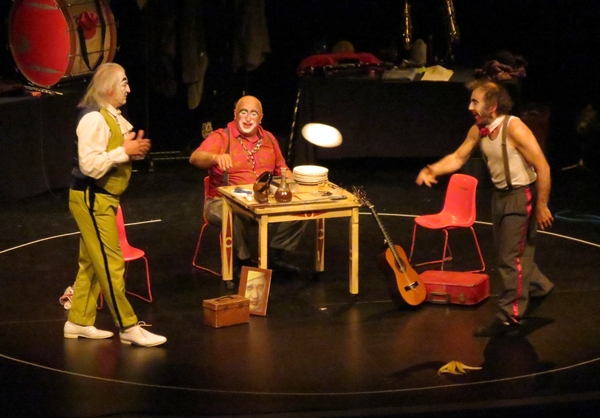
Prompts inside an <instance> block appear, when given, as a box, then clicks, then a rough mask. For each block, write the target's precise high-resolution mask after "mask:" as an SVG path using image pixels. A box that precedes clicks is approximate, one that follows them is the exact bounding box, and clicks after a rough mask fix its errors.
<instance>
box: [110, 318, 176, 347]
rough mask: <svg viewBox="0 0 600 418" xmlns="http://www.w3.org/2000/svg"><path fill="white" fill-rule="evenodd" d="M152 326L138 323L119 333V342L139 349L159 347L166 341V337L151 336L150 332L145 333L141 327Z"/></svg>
mask: <svg viewBox="0 0 600 418" xmlns="http://www.w3.org/2000/svg"><path fill="white" fill-rule="evenodd" d="M150 326H152V325H149V324H146V323H145V322H143V321H142V322H138V323H137V325H134V326H132V327H130V328H127V329H126V330H125V331H121V332H120V333H119V337H120V338H121V342H122V343H123V344H135V345H139V346H141V347H155V346H157V345H161V344H163V343H165V342H166V341H167V338H166V337H163V336H162V335H156V334H152V333H151V332H150V331H146V330H145V329H144V328H142V327H150Z"/></svg>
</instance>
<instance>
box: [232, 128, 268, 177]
mask: <svg viewBox="0 0 600 418" xmlns="http://www.w3.org/2000/svg"><path fill="white" fill-rule="evenodd" d="M237 140H238V141H239V142H240V145H241V146H242V148H244V151H246V154H247V155H246V161H248V162H251V163H252V171H253V172H254V175H255V176H257V177H258V173H257V172H256V160H255V159H254V154H256V153H257V152H258V150H259V149H260V147H261V145H262V138H258V142H257V143H256V145H255V146H254V148H253V149H252V151H248V148H246V145H244V142H243V141H242V138H240V137H239V136H238V137H237Z"/></svg>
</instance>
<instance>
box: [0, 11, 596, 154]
mask: <svg viewBox="0 0 600 418" xmlns="http://www.w3.org/2000/svg"><path fill="white" fill-rule="evenodd" d="M149 1H150V2H152V1H153V0H149ZM0 3H1V4H0V16H1V17H2V19H3V22H4V27H3V28H2V31H1V33H2V35H1V36H2V38H0V42H1V44H2V45H6V48H2V50H1V52H0V53H1V54H2V55H1V56H0V58H1V59H0V63H1V64H0V65H1V67H0V77H1V78H2V79H4V80H20V81H23V80H22V78H21V76H20V74H19V73H18V72H17V71H16V70H15V64H14V62H13V60H12V56H11V54H10V50H9V48H8V45H7V44H8V25H9V22H8V20H9V19H8V15H9V10H10V7H11V5H12V3H11V2H9V1H7V0H3V1H2V2H0ZM169 3H170V4H172V5H173V7H176V6H177V4H178V3H180V1H178V0H173V1H171V2H169ZM234 3H235V1H234V0H213V1H206V2H203V6H202V22H203V26H204V28H205V39H206V43H207V51H208V56H209V60H210V61H209V67H208V71H207V73H206V78H205V90H204V98H203V100H202V102H201V104H200V106H198V107H197V108H196V109H193V110H190V109H188V108H187V104H186V93H185V89H184V88H183V87H182V86H181V85H178V86H177V87H178V88H177V91H176V93H175V95H174V96H172V97H165V96H164V95H161V94H159V93H157V92H156V91H155V90H154V89H153V86H152V83H150V82H149V79H148V68H149V65H148V64H149V63H152V61H153V60H156V59H157V58H156V57H153V56H151V55H150V54H149V51H148V45H147V39H148V28H149V27H152V25H151V23H152V22H150V23H149V22H148V20H147V18H146V15H145V11H144V10H142V11H140V10H139V8H138V6H137V2H136V1H135V0H118V1H116V0H112V1H111V2H110V4H111V9H112V10H113V13H114V14H115V17H116V18H117V20H118V21H119V28H118V43H119V48H120V49H119V51H118V53H117V55H116V57H115V61H116V62H118V63H120V64H122V65H124V66H125V67H126V69H127V71H128V74H129V78H130V80H131V85H132V90H133V92H132V95H131V96H130V101H129V105H128V107H129V114H130V117H131V118H132V121H133V122H134V124H135V125H136V127H140V128H141V127H146V128H147V129H148V130H149V135H150V137H151V138H152V139H153V142H154V147H155V150H181V149H191V148H193V147H195V146H196V145H197V144H198V143H199V141H200V127H201V124H202V122H205V121H212V122H213V125H216V126H220V125H221V124H223V123H225V122H226V121H227V120H229V119H230V117H231V115H232V108H233V103H234V101H235V100H236V99H237V98H238V97H239V96H240V95H241V94H242V93H243V92H245V93H248V94H254V95H256V96H258V97H259V98H260V99H261V100H262V101H263V104H264V108H265V119H264V122H263V124H264V125H265V127H267V128H268V129H270V130H272V131H273V132H274V133H275V134H276V135H278V136H283V137H287V136H289V134H290V125H291V122H292V117H293V111H294V103H295V99H296V92H297V89H298V77H297V75H296V67H297V65H298V63H299V62H300V60H301V59H302V58H304V57H306V56H308V55H310V54H312V53H314V52H315V51H317V50H320V49H323V48H330V47H331V46H332V45H333V44H334V43H335V42H337V41H339V40H342V39H344V40H348V41H350V42H352V43H353V44H354V46H355V49H356V50H357V51H363V52H372V53H374V54H376V55H379V54H380V52H381V51H382V50H383V49H385V48H388V47H389V46H390V45H392V43H396V44H398V43H399V42H400V39H401V21H402V9H403V5H404V2H403V1H399V0H398V1H384V0H370V1H364V0H344V1H337V0H286V1H280V0H266V13H267V22H268V30H269V35H270V42H271V50H272V52H271V54H270V55H269V56H268V57H267V59H266V61H265V63H264V64H263V65H262V66H261V67H259V68H258V69H257V70H254V71H251V72H243V71H239V72H237V73H234V72H233V71H232V70H231V25H232V24H233V23H232V22H233V20H234V16H231V11H232V10H233V4H234ZM411 4H412V15H413V25H414V30H413V35H414V37H415V38H417V37H423V38H427V37H428V36H429V35H433V37H434V39H435V40H441V39H442V38H443V36H444V31H445V22H444V9H443V8H444V4H445V2H444V0H412V2H411ZM454 6H455V9H456V15H457V22H458V26H459V28H460V31H461V41H460V44H459V47H458V49H457V51H456V52H457V54H456V55H457V63H458V64H461V65H463V66H473V67H477V66H480V65H481V64H482V63H483V62H484V61H485V60H486V59H489V58H490V57H492V55H493V53H494V52H495V51H497V50H499V49H504V50H508V51H511V52H513V53H516V54H521V55H523V56H524V57H525V58H526V59H527V60H528V62H529V67H528V74H527V78H526V79H525V83H524V85H523V93H522V100H523V102H526V103H536V104H540V103H541V104H547V105H549V106H550V107H551V122H550V123H551V130H550V138H549V139H548V144H547V148H546V149H547V153H548V154H549V159H550V160H551V162H554V164H556V165H559V164H564V163H567V162H570V161H571V160H573V159H574V158H576V156H577V154H578V147H579V145H578V142H577V138H576V134H575V132H574V123H575V119H576V116H577V115H578V113H579V112H580V111H581V109H582V108H583V107H584V106H585V105H586V104H588V103H592V102H596V101H597V100H598V97H599V88H598V74H597V71H596V69H595V67H594V65H595V62H596V61H597V59H596V53H597V51H598V50H600V48H599V47H600V45H599V43H600V33H599V32H600V30H599V28H598V27H599V26H600V25H598V23H597V22H599V21H600V19H599V18H600V2H597V1H594V0H553V1H547V0H455V1H454ZM177 81H178V82H180V80H177ZM0 117H1V116H0Z"/></svg>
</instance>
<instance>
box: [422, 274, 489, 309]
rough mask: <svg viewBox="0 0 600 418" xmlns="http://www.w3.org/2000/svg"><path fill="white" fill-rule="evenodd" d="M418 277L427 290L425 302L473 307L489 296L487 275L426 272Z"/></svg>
mask: <svg viewBox="0 0 600 418" xmlns="http://www.w3.org/2000/svg"><path fill="white" fill-rule="evenodd" d="M420 276H421V280H423V283H424V284H425V288H426V289H427V298H426V299H425V300H426V301H427V302H431V303H440V304H448V303H453V304H457V305H475V304H477V303H479V302H481V301H482V300H484V299H486V298H488V297H489V296H490V277H489V276H488V275H487V274H481V273H463V272H458V271H441V270H428V271H424V272H423V273H421V274H420Z"/></svg>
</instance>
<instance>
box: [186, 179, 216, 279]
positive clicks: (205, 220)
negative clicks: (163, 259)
mask: <svg viewBox="0 0 600 418" xmlns="http://www.w3.org/2000/svg"><path fill="white" fill-rule="evenodd" d="M209 181H210V177H208V176H206V177H204V203H206V196H207V193H208V187H209ZM202 218H203V219H204V224H202V227H201V228H200V235H199V236H198V243H197V244H196V252H195V253H194V258H193V259H192V266H194V267H196V268H197V269H200V270H204V271H206V272H208V273H211V274H214V275H215V276H220V275H221V273H218V272H217V271H215V270H213V269H211V268H209V267H206V266H202V265H200V264H198V263H197V260H198V255H199V254H200V246H201V244H202V236H203V235H204V229H205V228H206V227H207V226H208V225H210V223H209V222H208V219H206V216H205V215H204V206H203V210H202ZM221 239H222V238H221V234H219V241H220V240H221ZM219 248H220V244H219Z"/></svg>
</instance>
